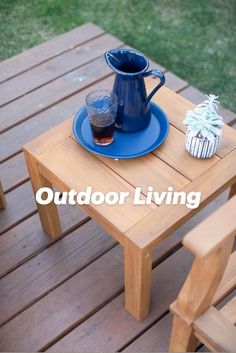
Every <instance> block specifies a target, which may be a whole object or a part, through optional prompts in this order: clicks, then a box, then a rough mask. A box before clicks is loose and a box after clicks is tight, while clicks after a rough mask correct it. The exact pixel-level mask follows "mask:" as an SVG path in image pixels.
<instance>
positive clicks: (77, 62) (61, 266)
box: [0, 24, 236, 352]
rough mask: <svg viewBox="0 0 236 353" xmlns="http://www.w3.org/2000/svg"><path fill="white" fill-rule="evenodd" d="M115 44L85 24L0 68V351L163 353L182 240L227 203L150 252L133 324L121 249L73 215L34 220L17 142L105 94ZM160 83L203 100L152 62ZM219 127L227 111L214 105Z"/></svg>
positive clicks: (65, 211)
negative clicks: (149, 273) (143, 309)
mask: <svg viewBox="0 0 236 353" xmlns="http://www.w3.org/2000/svg"><path fill="white" fill-rule="evenodd" d="M120 46H124V43H122V42H121V41H120V40H118V39H116V38H114V37H113V36H111V35H109V34H106V33H104V31H103V30H101V29H100V28H98V27H96V26H94V25H92V24H87V25H83V26H81V27H79V28H77V29H74V30H72V31H71V32H68V33H66V34H65V35H62V36H60V37H57V38H56V39H53V40H52V41H49V42H47V43H44V44H42V45H40V46H38V47H35V48H33V49H30V50H28V51H26V52H24V53H22V54H19V55H18V56H16V57H13V58H11V59H9V60H7V61H5V62H2V63H0V87H1V95H0V130H1V137H0V159H1V161H2V163H1V169H0V180H1V181H2V184H3V189H4V191H5V193H6V202H7V207H6V209H4V210H1V211H0V234H1V235H0V276H1V279H0V282H1V283H0V325H1V327H0V351H9V352H13V351H19V352H22V351H55V352H60V351H61V352H67V351H70V352H76V351H77V352H78V351H87V352H88V351H91V352H98V351H110V352H114V351H133V352H134V351H146V352H151V351H166V350H167V349H168V340H169V335H170V329H171V315H170V314H169V311H168V308H169V304H170V303H171V302H172V301H173V300H174V299H175V298H176V296H177V293H178V291H179V289H180V288H181V285H182V283H183V281H184V279H185V277H186V274H187V272H188V270H189V268H190V265H191V261H192V256H191V254H190V253H188V252H187V250H185V249H183V248H182V247H181V239H182V237H183V235H184V234H185V233H186V232H187V231H188V230H189V229H191V228H192V227H193V226H194V225H195V224H196V223H198V222H199V221H200V220H201V219H203V218H205V217H206V215H207V214H209V213H210V212H212V210H213V209H215V208H217V207H218V206H219V205H220V204H221V203H222V202H224V200H225V199H226V198H227V193H224V194H223V195H221V196H220V197H219V198H218V199H216V200H215V201H214V203H213V204H211V205H210V206H208V207H207V208H206V209H204V210H203V211H201V212H200V213H199V214H198V215H197V216H195V217H194V218H193V219H192V220H191V221H190V222H188V223H187V224H185V225H184V226H183V227H181V228H180V229H179V230H178V231H177V232H175V233H174V234H173V235H172V236H171V237H169V238H168V239H167V240H165V241H163V243H162V244H161V246H159V248H158V249H156V251H155V254H154V264H153V267H154V268H153V287H152V309H151V314H150V315H149V316H148V318H147V319H145V320H144V321H142V322H137V321H136V320H134V319H133V318H132V317H131V316H130V315H129V314H128V313H127V312H126V310H125V309H124V306H123V260H122V256H123V253H122V248H121V247H120V246H119V245H117V244H116V242H115V241H114V240H113V239H112V238H111V237H110V236H109V235H107V234H106V233H105V232H104V231H103V230H102V229H101V228H100V227H99V226H98V225H97V224H96V223H95V222H94V221H92V220H90V219H89V218H88V217H87V216H86V215H85V214H83V213H82V212H81V211H80V210H79V209H78V208H75V207H72V206H61V207H60V209H59V211H60V214H61V220H62V226H63V235H62V236H61V238H60V239H58V240H57V241H54V242H53V241H52V240H51V239H50V238H49V236H48V235H46V234H45V233H44V232H43V231H42V229H41V225H40V222H39V218H38V214H37V208H36V204H35V201H34V197H33V193H32V189H31V185H30V182H29V178H28V173H27V170H26V165H25V161H24V158H23V154H22V145H23V144H25V143H26V142H28V141H29V140H31V139H33V138H34V137H36V136H38V135H40V134H41V133H43V132H44V131H46V130H48V129H49V128H51V127H52V126H55V125H57V124H58V123H60V122H62V121H64V120H65V119H67V118H68V117H69V116H72V115H73V114H74V113H75V112H76V111H78V109H79V108H80V106H81V105H82V104H83V102H84V98H85V96H86V94H87V93H88V92H89V91H91V90H93V89H96V88H111V85H112V82H113V79H114V76H113V74H112V73H111V71H110V69H109V68H108V67H107V65H106V64H105V61H104V59H103V52H104V51H106V50H108V49H112V48H116V47H120ZM151 66H152V67H156V68H159V69H161V70H163V71H164V72H165V75H166V80H167V83H166V85H167V86H168V87H169V88H171V89H173V90H175V91H176V92H178V93H180V94H181V95H183V96H184V97H187V98H188V99H189V100H191V101H193V102H194V103H198V102H199V101H201V100H202V99H203V98H204V95H203V94H202V93H201V92H199V91H197V90H196V89H195V88H193V87H190V86H189V85H188V83H187V82H185V81H184V80H182V79H180V78H178V77H177V76H175V75H174V74H173V73H171V72H169V71H167V70H165V69H164V68H163V67H161V66H160V65H158V64H155V63H152V64H151ZM221 114H222V115H223V117H224V119H225V122H226V123H228V124H231V125H233V124H234V123H235V120H236V114H235V113H232V112H230V111H229V110H227V109H223V108H221Z"/></svg>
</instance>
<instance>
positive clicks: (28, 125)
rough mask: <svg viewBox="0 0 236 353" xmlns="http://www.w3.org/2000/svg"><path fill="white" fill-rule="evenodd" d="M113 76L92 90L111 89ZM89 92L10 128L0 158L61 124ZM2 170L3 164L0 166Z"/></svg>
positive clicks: (98, 83) (3, 136) (78, 106)
mask: <svg viewBox="0 0 236 353" xmlns="http://www.w3.org/2000/svg"><path fill="white" fill-rule="evenodd" d="M113 80H114V76H113V75H112V76H109V77H108V78H105V79H101V80H99V81H98V82H97V83H95V82H94V83H93V89H102V88H111V87H112V83H113ZM89 92H91V87H90V86H89V87H85V88H84V89H81V90H80V91H79V92H78V93H76V94H75V95H73V96H71V97H69V98H68V99H65V100H63V101H61V102H59V103H57V104H55V105H53V106H52V107H49V108H48V109H46V110H45V111H43V112H41V113H38V114H36V115H35V116H33V117H32V118H31V119H29V120H27V121H25V122H23V123H21V124H19V125H17V126H15V127H13V128H11V129H10V130H8V131H6V132H5V133H3V134H2V135H1V144H2V147H3V148H1V151H0V158H1V159H2V160H5V159H6V158H10V157H11V156H12V155H14V154H15V153H17V152H20V151H22V146H23V145H24V144H26V143H27V142H29V141H30V140H32V139H34V138H35V137H37V136H39V135H41V134H42V133H44V132H45V131H47V130H49V129H50V128H52V127H54V126H56V125H58V124H60V123H62V122H63V121H65V120H66V119H68V118H69V117H70V116H73V115H75V113H76V112H77V111H78V110H79V109H80V107H81V106H82V105H83V104H84V101H85V97H86V95H87V94H88V93H89ZM2 168H3V169H4V164H3V165H2Z"/></svg>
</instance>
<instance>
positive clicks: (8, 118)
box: [0, 38, 122, 132]
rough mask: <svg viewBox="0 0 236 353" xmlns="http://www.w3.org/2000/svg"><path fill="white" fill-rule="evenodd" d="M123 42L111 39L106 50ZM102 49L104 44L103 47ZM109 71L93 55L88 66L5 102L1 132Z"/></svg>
mask: <svg viewBox="0 0 236 353" xmlns="http://www.w3.org/2000/svg"><path fill="white" fill-rule="evenodd" d="M121 44H122V42H121V41H119V40H118V39H115V38H114V39H113V38H112V40H111V41H110V43H109V45H107V47H106V49H107V50H108V49H110V48H113V47H114V48H115V47H118V46H120V45H121ZM104 49H105V47H104ZM110 74H111V70H110V68H109V67H108V66H107V65H106V63H105V60H104V58H103V57H101V56H100V57H98V58H97V57H96V54H95V53H94V60H93V61H92V62H90V63H88V64H87V65H83V66H82V67H80V68H78V69H75V70H73V71H71V72H69V73H67V74H65V75H64V76H62V77H59V78H58V79H55V80H54V81H52V82H50V83H48V84H46V85H44V86H42V87H40V88H39V89H38V90H35V91H32V92H30V93H29V94H27V95H25V96H23V97H21V98H19V99H17V100H15V101H13V102H12V103H11V104H7V105H5V106H3V107H2V108H1V109H0V118H1V132H3V131H5V130H7V129H9V128H11V127H13V126H14V125H15V124H19V123H20V122H22V121H25V120H27V119H29V118H30V117H32V116H33V115H34V114H36V113H39V112H40V111H43V110H45V109H46V108H48V107H50V106H52V105H55V104H56V103H58V102H60V101H61V100H63V99H65V98H67V97H69V96H71V95H73V94H75V93H76V92H79V91H80V90H81V89H82V88H84V87H86V86H88V85H89V84H92V83H94V82H96V81H98V80H99V79H102V78H104V77H105V76H107V75H110Z"/></svg>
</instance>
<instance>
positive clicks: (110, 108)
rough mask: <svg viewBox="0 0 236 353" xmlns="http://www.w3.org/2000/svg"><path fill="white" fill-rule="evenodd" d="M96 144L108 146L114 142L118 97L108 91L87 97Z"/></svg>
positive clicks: (94, 92) (94, 93)
mask: <svg viewBox="0 0 236 353" xmlns="http://www.w3.org/2000/svg"><path fill="white" fill-rule="evenodd" d="M86 105H87V111H88V117H89V122H90V126H91V131H92V135H93V139H94V142H95V143H96V144H97V145H100V146H106V145H109V144H110V143H112V141H113V140H114V130H115V119H116V110H117V97H116V95H115V94H114V93H113V92H111V91H108V90H99V91H93V92H91V93H90V94H89V95H88V96H87V97H86Z"/></svg>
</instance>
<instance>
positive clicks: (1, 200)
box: [0, 181, 6, 208]
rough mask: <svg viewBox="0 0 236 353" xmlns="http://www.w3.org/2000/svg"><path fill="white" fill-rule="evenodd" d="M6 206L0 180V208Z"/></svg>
mask: <svg viewBox="0 0 236 353" xmlns="http://www.w3.org/2000/svg"><path fill="white" fill-rule="evenodd" d="M5 207H6V199H5V195H4V192H3V189H2V184H1V181H0V208H5Z"/></svg>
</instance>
